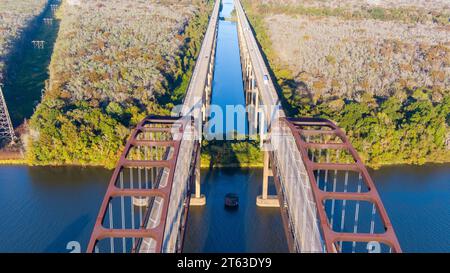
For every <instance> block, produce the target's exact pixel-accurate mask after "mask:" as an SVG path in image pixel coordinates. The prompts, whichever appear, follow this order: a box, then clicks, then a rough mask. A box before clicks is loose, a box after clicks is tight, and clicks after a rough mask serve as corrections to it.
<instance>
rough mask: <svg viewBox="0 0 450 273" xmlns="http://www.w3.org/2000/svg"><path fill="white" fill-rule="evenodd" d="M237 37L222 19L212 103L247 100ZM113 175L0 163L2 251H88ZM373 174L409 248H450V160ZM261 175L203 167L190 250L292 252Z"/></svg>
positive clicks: (187, 248) (187, 245) (255, 171)
mask: <svg viewBox="0 0 450 273" xmlns="http://www.w3.org/2000/svg"><path fill="white" fill-rule="evenodd" d="M229 2H230V1H229V0H228V1H225V2H224V6H223V10H222V15H223V16H224V17H227V14H229V13H230V11H231V10H232V6H230V4H228V3H229ZM236 39H237V36H236V29H235V26H234V24H233V23H231V22H226V21H221V22H220V27H219V37H218V50H217V58H216V61H217V67H216V71H215V73H216V74H215V76H216V78H215V81H214V90H213V103H217V104H220V105H225V104H242V103H244V96H243V93H242V92H243V91H242V85H241V84H242V83H241V81H242V78H241V72H240V66H239V55H238V54H239V52H238V51H237V50H238V48H237V40H236ZM110 175H111V172H110V171H108V170H105V169H102V168H79V167H57V168H54V167H25V166H0V219H1V221H0V252H68V250H67V249H66V246H67V243H68V242H70V241H78V242H80V244H81V247H82V249H83V250H85V249H86V246H87V242H88V240H89V237H90V233H91V231H92V228H93V225H94V221H95V217H96V216H97V213H98V210H99V207H100V204H101V201H102V199H103V196H104V193H105V191H106V187H107V184H108V181H109V178H110ZM372 175H373V178H374V180H375V183H376V184H377V186H378V190H379V192H380V195H381V198H382V200H383V202H384V204H385V207H386V210H387V211H388V213H389V216H390V218H391V221H392V222H393V224H394V227H395V228H396V232H397V235H398V238H399V240H400V244H401V245H402V248H403V250H404V251H406V252H422V251H425V252H427V251H442V252H450V236H449V235H450V165H448V164H447V165H425V166H420V167H418V166H395V167H385V168H382V169H380V170H376V171H372ZM261 179H262V170H261V169H215V170H212V171H209V170H203V171H202V192H203V193H204V194H206V198H207V205H206V206H205V207H197V208H192V209H191V210H190V215H189V220H188V227H187V233H186V235H187V236H186V241H185V251H186V252H284V251H287V247H286V242H285V238H284V233H283V227H282V225H281V217H280V214H279V211H278V209H267V208H265V209H262V208H258V207H256V204H255V202H256V196H257V195H258V194H260V193H261ZM270 190H271V191H272V193H273V192H274V188H273V185H271V188H270ZM228 192H234V193H237V194H238V195H239V198H240V205H239V208H238V209H237V210H226V209H225V208H224V196H225V194H226V193H228Z"/></svg>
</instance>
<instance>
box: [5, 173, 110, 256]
mask: <svg viewBox="0 0 450 273" xmlns="http://www.w3.org/2000/svg"><path fill="white" fill-rule="evenodd" d="M109 176H110V171H107V170H105V169H102V168H78V167H59V168H47V167H25V166H1V167H0V219H1V221H0V252H65V251H67V250H66V244H67V243H68V242H69V241H79V242H80V244H81V245H82V246H83V247H84V248H86V246H87V242H88V241H89V237H90V233H91V232H92V228H93V226H94V221H95V218H96V217H97V212H98V210H99V208H100V204H101V202H102V200H103V196H104V194H105V191H106V186H107V182H108V180H109Z"/></svg>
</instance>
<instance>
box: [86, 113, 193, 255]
mask: <svg viewBox="0 0 450 273" xmlns="http://www.w3.org/2000/svg"><path fill="white" fill-rule="evenodd" d="M192 130H193V126H192V121H191V120H190V119H184V118H181V119H180V118H173V117H149V118H146V119H144V120H143V121H142V122H140V123H139V124H138V125H137V128H136V129H135V130H134V131H133V133H132V134H131V136H130V139H129V140H128V142H127V144H126V146H125V149H124V151H123V153H122V156H121V157H120V160H119V162H118V163H117V166H116V168H115V170H114V172H113V175H112V178H111V180H110V184H109V186H108V189H107V192H106V195H105V198H104V200H103V203H102V205H101V208H100V212H99V214H98V217H97V220H96V222H95V226H94V230H93V232H92V235H91V239H90V242H89V245H88V249H87V251H88V252H117V251H120V252H177V251H181V248H182V242H183V236H184V224H185V221H186V218H187V213H188V207H189V198H190V185H191V183H192V181H193V179H194V178H195V175H194V174H195V171H194V168H195V166H196V162H195V160H194V161H193V162H191V159H196V158H197V156H196V154H197V153H198V147H199V145H198V141H194V140H193V138H192V136H193V132H192Z"/></svg>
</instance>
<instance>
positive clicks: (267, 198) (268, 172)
mask: <svg viewBox="0 0 450 273" xmlns="http://www.w3.org/2000/svg"><path fill="white" fill-rule="evenodd" d="M270 176H273V173H272V169H271V167H270V157H269V152H268V151H264V169H263V181H262V193H261V195H258V197H256V205H257V206H258V207H266V208H278V207H280V202H279V200H278V196H277V195H269V177H270Z"/></svg>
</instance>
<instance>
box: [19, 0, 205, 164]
mask: <svg viewBox="0 0 450 273" xmlns="http://www.w3.org/2000/svg"><path fill="white" fill-rule="evenodd" d="M211 9H212V1H206V0H197V1H188V0H182V1H175V0H165V1H144V0H127V1H123V0H111V1H100V0H93V1H65V2H63V4H62V5H61V7H60V9H59V10H58V11H57V14H56V16H57V17H58V18H59V19H60V20H61V23H60V30H59V34H58V39H57V41H56V44H55V49H54V53H53V56H52V60H51V64H50V68H49V69H50V80H49V83H48V84H47V87H46V90H45V94H44V97H43V101H42V102H41V103H40V104H39V105H38V107H37V109H36V111H35V113H34V115H33V117H32V118H31V120H30V122H29V133H28V135H27V137H26V138H25V140H24V142H25V144H26V147H27V157H28V161H29V162H30V163H31V164H82V165H83V164H90V165H103V166H107V167H112V166H114V164H115V162H116V160H117V158H118V156H119V154H120V151H121V147H123V145H124V143H125V141H126V139H127V137H128V135H129V133H130V128H132V127H133V126H134V125H135V124H136V123H137V122H139V121H140V120H141V119H142V118H143V117H145V116H146V115H149V114H169V113H170V109H171V108H172V106H173V104H177V103H179V102H181V100H182V98H183V95H184V92H185V88H186V86H187V83H188V80H189V78H190V74H191V73H192V68H193V64H194V62H195V58H196V55H197V53H198V52H199V50H200V47H201V42H202V37H203V33H204V31H205V29H206V26H207V23H208V18H209V14H210V12H211Z"/></svg>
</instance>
